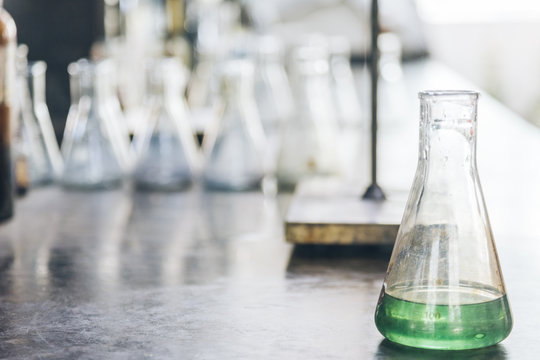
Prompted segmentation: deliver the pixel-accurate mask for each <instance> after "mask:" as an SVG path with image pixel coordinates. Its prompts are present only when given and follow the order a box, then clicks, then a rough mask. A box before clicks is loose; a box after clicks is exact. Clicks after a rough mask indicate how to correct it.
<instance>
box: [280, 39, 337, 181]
mask: <svg viewBox="0 0 540 360" xmlns="http://www.w3.org/2000/svg"><path fill="white" fill-rule="evenodd" d="M291 66H292V71H291V73H292V75H291V82H292V85H293V94H294V99H295V104H296V105H295V114H294V116H293V118H292V119H291V120H290V121H288V122H287V123H286V124H285V126H284V127H283V135H282V140H281V148H280V152H279V155H278V161H277V169H276V177H277V181H278V185H279V187H280V188H282V189H286V188H293V187H294V186H295V185H296V183H297V182H298V181H299V180H300V179H301V178H302V177H304V176H313V175H334V174H337V173H338V172H339V158H338V150H337V146H338V136H339V125H338V119H337V113H336V110H335V105H334V102H333V98H332V91H331V88H330V86H331V85H330V77H329V62H328V49H327V47H325V46H320V45H316V44H313V45H307V46H301V47H298V48H296V49H295V50H294V51H293V54H292V65H291Z"/></svg>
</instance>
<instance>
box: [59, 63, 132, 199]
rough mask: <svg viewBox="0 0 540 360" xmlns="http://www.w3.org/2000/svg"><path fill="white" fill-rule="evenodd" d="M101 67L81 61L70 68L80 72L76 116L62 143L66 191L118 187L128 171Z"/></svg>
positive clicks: (104, 71) (98, 64) (67, 128)
mask: <svg viewBox="0 0 540 360" xmlns="http://www.w3.org/2000/svg"><path fill="white" fill-rule="evenodd" d="M102 64H103V63H91V62H88V61H86V60H79V61H78V62H77V66H76V67H71V68H70V70H71V71H73V72H77V75H76V76H77V77H78V80H79V90H80V99H79V103H78V105H77V110H76V111H77V116H76V117H75V118H74V119H73V120H72V123H71V124H67V125H66V130H65V131H64V139H63V141H62V153H63V154H64V162H65V163H64V172H63V175H62V184H63V185H64V186H65V187H67V188H81V189H100V188H113V187H117V186H120V185H121V184H122V180H123V178H124V174H125V171H126V169H127V165H126V164H125V163H123V156H124V155H125V151H122V150H121V147H122V146H123V145H124V143H122V142H121V141H119V140H118V139H119V135H118V132H117V129H115V128H114V125H112V123H113V122H114V121H115V119H112V118H111V115H110V114H111V113H110V111H109V109H108V103H107V101H106V97H105V95H106V94H107V86H108V84H107V78H106V77H107V75H108V67H102V66H101V65H102ZM70 75H72V76H73V74H71V73H70ZM70 120H71V119H70Z"/></svg>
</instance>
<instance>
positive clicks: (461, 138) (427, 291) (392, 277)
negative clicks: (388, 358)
mask: <svg viewBox="0 0 540 360" xmlns="http://www.w3.org/2000/svg"><path fill="white" fill-rule="evenodd" d="M477 99H478V93H476V92H472V91H426V92H422V93H420V102H421V122H420V149H419V160H418V168H417V172H416V176H415V179H414V183H413V187H412V189H411V193H410V196H409V201H408V203H407V206H406V209H405V213H404V216H403V220H402V223H401V226H400V229H399V233H398V236H397V239H396V243H395V245H394V250H393V252H392V257H391V259H390V264H389V266H388V272H387V274H386V278H385V282H384V285H383V288H382V291H381V296H380V299H379V302H378V304H377V310H376V313H375V323H376V325H377V328H378V329H379V331H380V332H381V333H382V334H383V335H384V336H385V337H386V338H388V339H389V340H391V341H394V342H397V343H400V344H404V345H408V346H413V347H420V348H430V349H447V350H459V349H473V348H480V347H485V346H490V345H493V344H496V343H498V342H499V341H501V340H503V339H504V338H506V336H508V334H509V333H510V330H511V328H512V316H511V313H510V308H509V305H508V300H507V297H506V290H505V286H504V282H503V279H502V274H501V269H500V266H499V260H498V258H497V251H496V249H495V243H494V241H493V235H492V232H491V227H490V224H489V219H488V216H487V211H486V207H485V204H484V199H483V195H482V190H481V187H480V182H479V178H478V173H477V170H476V105H477Z"/></svg>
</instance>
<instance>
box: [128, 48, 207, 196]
mask: <svg viewBox="0 0 540 360" xmlns="http://www.w3.org/2000/svg"><path fill="white" fill-rule="evenodd" d="M186 82H187V70H186V69H185V68H184V67H183V65H182V64H181V63H180V62H179V61H178V60H176V59H172V58H163V59H159V60H157V59H156V60H153V61H150V62H149V64H148V66H147V83H148V84H147V87H148V89H147V91H148V94H149V100H148V102H147V103H146V106H145V108H146V116H145V117H144V128H143V129H142V131H141V132H137V133H136V134H135V138H134V146H135V149H136V152H137V166H136V169H135V173H134V180H135V185H136V186H137V188H139V189H146V190H162V191H174V190H182V189H185V188H186V187H187V186H189V185H190V184H191V182H192V178H193V176H194V173H195V172H196V171H195V170H196V167H197V161H196V160H197V158H198V156H197V155H198V153H197V148H196V147H197V146H196V144H195V138H194V136H193V132H192V130H191V128H190V126H189V122H188V111H187V106H186V104H185V101H184V99H183V97H182V94H183V93H184V91H185V88H186Z"/></svg>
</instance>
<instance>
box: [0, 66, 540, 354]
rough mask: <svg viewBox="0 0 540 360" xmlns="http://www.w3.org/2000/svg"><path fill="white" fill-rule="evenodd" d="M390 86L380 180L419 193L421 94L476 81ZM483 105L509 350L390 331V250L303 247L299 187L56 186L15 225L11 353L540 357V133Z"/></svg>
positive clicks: (416, 73)
mask: <svg viewBox="0 0 540 360" xmlns="http://www.w3.org/2000/svg"><path fill="white" fill-rule="evenodd" d="M361 73H362V71H361V70H360V71H359V72H358V74H359V75H358V76H359V81H361V78H362V76H363V75H362V74H361ZM382 86H383V88H382V89H381V91H382V92H383V94H385V95H384V96H382V97H381V111H382V114H384V115H385V116H386V119H381V127H380V131H381V144H380V147H381V158H380V170H381V172H380V175H381V184H382V185H383V187H385V188H387V189H394V188H402V189H405V191H406V190H407V189H408V187H409V186H410V183H411V181H412V176H413V174H414V170H415V165H416V151H417V141H418V134H417V131H418V130H417V129H418V109H417V108H418V100H417V99H416V93H417V92H418V91H419V90H423V89H427V88H462V87H467V88H473V89H474V86H472V85H471V84H469V83H467V82H466V81H465V80H463V79H462V78H460V77H459V76H458V75H456V74H455V73H453V72H452V71H450V70H448V69H447V68H445V67H444V66H441V65H439V64H437V63H435V62H433V61H420V62H417V63H413V64H409V65H406V66H405V72H404V78H403V79H402V81H401V83H399V84H383V85H382ZM385 86H386V89H385V88H384V87H385ZM388 94H394V95H392V96H390V97H389V96H388ZM480 101H481V105H480V110H479V129H478V163H479V164H478V167H479V172H480V178H481V182H482V185H483V188H484V193H485V197H486V202H487V206H488V212H489V214H490V219H491V223H492V227H493V231H494V234H495V240H496V244H497V248H498V251H499V257H500V260H501V265H502V270H503V274H504V276H505V281H506V285H507V290H508V295H509V300H510V303H511V306H512V309H513V315H514V329H513V331H512V333H511V334H510V336H509V337H508V338H507V339H506V340H504V341H503V342H502V343H501V344H499V345H496V346H493V347H490V348H486V349H482V350H475V351H462V352H435V351H421V350H414V349H410V348H405V347H401V346H397V345H394V344H392V343H390V342H388V341H385V340H383V337H382V336H381V335H380V334H379V333H378V332H377V330H376V328H375V325H374V322H373V315H374V310H375V305H376V303H377V299H378V296H379V291H380V289H381V284H382V280H383V277H384V273H385V271H386V266H387V261H388V258H389V255H390V251H391V248H389V247H388V246H361V247H337V248H336V247H330V248H328V247H318V246H309V245H306V246H297V247H293V246H292V245H290V244H288V243H286V241H285V240H284V235H283V217H284V216H285V214H286V210H287V204H288V202H289V201H290V200H291V196H292V195H291V194H278V195H277V196H276V195H275V194H272V193H271V192H267V193H263V192H244V193H225V192H210V191H206V190H204V189H203V188H202V187H201V186H200V184H195V185H194V186H193V187H192V188H191V189H190V190H188V191H185V192H180V193H141V192H135V191H133V190H132V189H131V188H130V187H129V186H126V187H125V188H123V189H120V190H114V191H102V192H90V191H88V192H75V191H64V190H62V189H61V188H58V187H54V186H52V187H48V188H41V189H33V190H32V191H31V192H30V193H29V195H28V196H27V197H25V198H23V199H21V200H19V201H18V202H17V206H16V216H15V217H14V219H13V220H11V221H10V222H8V223H4V224H2V225H0V358H2V359H4V358H5V359H73V358H78V359H147V358H148V359H162V358H175V359H377V360H379V359H432V358H436V359H538V358H540V340H539V334H540V312H537V311H536V309H538V301H539V300H540V282H539V281H540V280H539V279H540V261H539V258H540V226H539V225H540V165H539V162H538V157H539V156H540V130H539V129H537V128H535V127H534V126H532V125H530V124H528V123H527V122H525V121H524V120H523V119H521V118H519V117H518V116H516V115H515V114H513V113H512V112H510V111H509V110H508V109H506V108H505V107H504V106H502V105H500V104H499V103H497V102H496V101H494V100H493V99H492V98H490V97H489V96H488V95H485V94H483V96H482V99H481V100H480ZM400 103H401V104H402V105H399V104H400ZM392 106H394V107H398V108H399V106H405V107H406V109H400V110H399V111H397V112H396V111H390V110H388V109H390V108H391V107H392ZM387 110H388V111H387ZM392 113H393V114H400V116H394V117H392ZM363 129H364V131H365V132H366V133H367V132H368V131H369V130H368V129H366V127H365V126H364V128H363ZM358 164H359V165H358V169H360V170H362V169H367V168H368V166H367V163H366V162H365V161H364V160H362V159H359V160H358ZM362 172H366V171H364V170H362ZM364 175H366V176H363V177H362V176H359V180H358V181H359V182H362V181H363V182H365V181H366V179H367V178H368V176H369V174H364ZM537 285H539V286H537Z"/></svg>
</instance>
